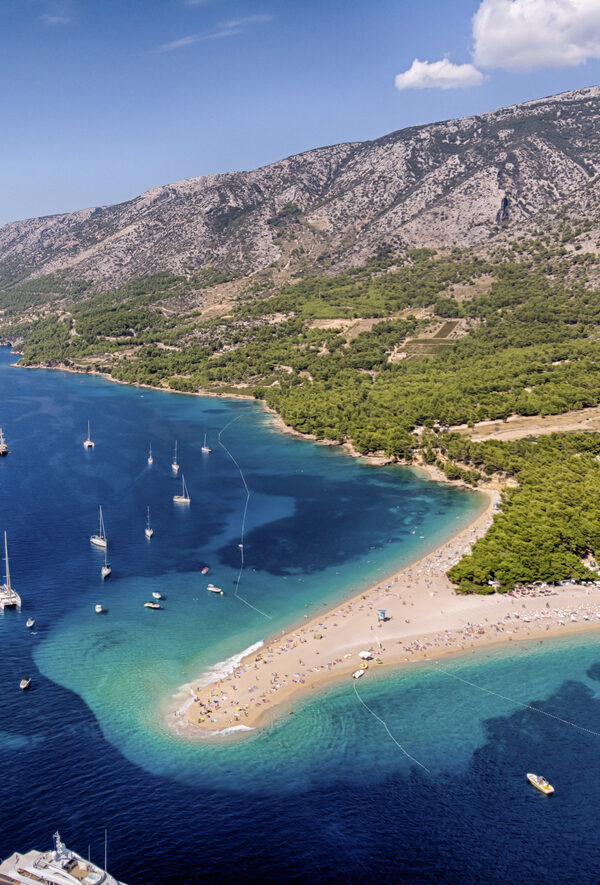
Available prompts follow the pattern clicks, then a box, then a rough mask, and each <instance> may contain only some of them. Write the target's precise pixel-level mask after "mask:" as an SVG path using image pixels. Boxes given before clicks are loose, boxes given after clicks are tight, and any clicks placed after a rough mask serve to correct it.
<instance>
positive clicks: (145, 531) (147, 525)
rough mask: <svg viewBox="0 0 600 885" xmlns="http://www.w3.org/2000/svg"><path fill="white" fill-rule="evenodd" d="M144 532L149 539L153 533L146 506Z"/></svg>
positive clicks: (148, 509) (148, 510)
mask: <svg viewBox="0 0 600 885" xmlns="http://www.w3.org/2000/svg"><path fill="white" fill-rule="evenodd" d="M144 534H145V535H146V537H147V538H148V540H150V538H151V537H152V535H153V534H154V529H153V528H152V527H151V525H150V508H149V507H146V528H145V529H144Z"/></svg>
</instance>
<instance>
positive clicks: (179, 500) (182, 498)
mask: <svg viewBox="0 0 600 885" xmlns="http://www.w3.org/2000/svg"><path fill="white" fill-rule="evenodd" d="M173 500H174V501H175V503H176V504H189V503H190V501H191V500H192V499H191V498H190V493H189V492H188V490H187V486H186V484H185V477H184V475H183V473H182V474H181V494H180V495H173Z"/></svg>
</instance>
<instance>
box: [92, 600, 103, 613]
mask: <svg viewBox="0 0 600 885" xmlns="http://www.w3.org/2000/svg"><path fill="white" fill-rule="evenodd" d="M94 611H95V612H96V614H97V615H101V614H102V612H103V611H104V609H103V608H102V606H101V605H100V603H99V602H97V603H96V605H95V606H94Z"/></svg>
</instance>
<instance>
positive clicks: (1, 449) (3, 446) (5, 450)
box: [0, 427, 8, 455]
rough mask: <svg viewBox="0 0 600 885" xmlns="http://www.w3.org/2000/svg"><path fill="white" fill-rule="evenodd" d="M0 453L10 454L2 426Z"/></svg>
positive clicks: (0, 429)
mask: <svg viewBox="0 0 600 885" xmlns="http://www.w3.org/2000/svg"><path fill="white" fill-rule="evenodd" d="M0 455H8V446H7V445H6V440H5V439H4V434H3V433H2V428H1V427H0Z"/></svg>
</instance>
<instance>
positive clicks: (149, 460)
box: [148, 443, 154, 464]
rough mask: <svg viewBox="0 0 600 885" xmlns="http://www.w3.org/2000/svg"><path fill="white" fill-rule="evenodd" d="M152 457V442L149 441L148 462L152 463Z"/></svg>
mask: <svg viewBox="0 0 600 885" xmlns="http://www.w3.org/2000/svg"><path fill="white" fill-rule="evenodd" d="M153 463H154V458H153V457H152V443H150V452H149V453H148V464H153Z"/></svg>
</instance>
